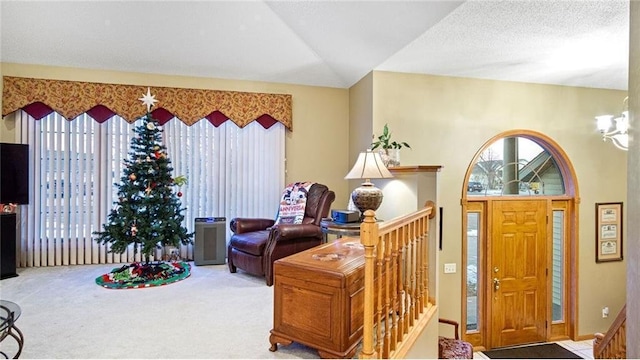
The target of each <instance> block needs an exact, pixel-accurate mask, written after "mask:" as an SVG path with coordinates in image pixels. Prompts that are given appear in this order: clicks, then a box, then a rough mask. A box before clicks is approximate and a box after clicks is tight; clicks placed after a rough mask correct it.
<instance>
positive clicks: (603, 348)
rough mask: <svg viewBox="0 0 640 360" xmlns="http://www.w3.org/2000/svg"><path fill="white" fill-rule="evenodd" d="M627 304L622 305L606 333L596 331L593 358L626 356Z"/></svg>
mask: <svg viewBox="0 0 640 360" xmlns="http://www.w3.org/2000/svg"><path fill="white" fill-rule="evenodd" d="M626 323H627V304H625V305H624V306H623V307H622V310H620V312H619V313H618V316H617V317H616V319H615V320H614V321H613V323H612V324H611V327H609V330H608V331H607V333H606V334H602V333H597V334H595V338H594V339H593V357H594V359H626V358H627V331H626Z"/></svg>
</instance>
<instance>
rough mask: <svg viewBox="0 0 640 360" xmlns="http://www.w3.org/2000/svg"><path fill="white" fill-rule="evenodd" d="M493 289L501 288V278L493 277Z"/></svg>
mask: <svg viewBox="0 0 640 360" xmlns="http://www.w3.org/2000/svg"><path fill="white" fill-rule="evenodd" d="M493 290H495V291H498V290H500V279H498V278H497V277H495V278H493Z"/></svg>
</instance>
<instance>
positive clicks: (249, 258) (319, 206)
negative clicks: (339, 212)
mask: <svg viewBox="0 0 640 360" xmlns="http://www.w3.org/2000/svg"><path fill="white" fill-rule="evenodd" d="M335 198H336V195H335V193H334V192H333V191H331V190H329V188H328V187H327V186H325V185H322V184H317V183H316V184H313V185H312V186H311V188H310V189H309V193H308V194H307V202H306V206H305V214H304V218H303V219H302V224H278V225H275V220H271V219H256V218H234V219H232V220H231V223H230V224H229V226H230V228H231V231H232V232H233V235H232V236H231V240H230V241H229V246H228V247H227V264H228V265H229V271H231V272H232V273H235V272H236V268H240V269H242V270H244V271H246V272H248V273H250V274H254V275H258V276H264V277H265V278H266V280H267V285H268V286H271V285H273V262H274V261H276V260H278V259H280V258H283V257H285V256H289V255H292V254H295V253H298V252H300V251H303V250H307V249H310V248H312V247H314V246H317V245H320V244H321V243H322V231H321V230H320V221H321V220H322V218H325V217H327V216H328V215H329V209H330V208H331V203H333V201H334V200H335Z"/></svg>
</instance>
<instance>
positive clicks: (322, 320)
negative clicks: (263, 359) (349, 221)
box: [269, 237, 364, 358]
mask: <svg viewBox="0 0 640 360" xmlns="http://www.w3.org/2000/svg"><path fill="white" fill-rule="evenodd" d="M363 304H364V248H363V247H362V245H361V244H360V239H358V238H349V237H344V238H341V239H338V240H336V241H334V242H330V243H327V244H323V245H320V246H317V247H315V248H312V249H309V250H306V251H303V252H300V253H297V254H294V255H291V256H288V257H286V258H283V259H280V260H278V261H276V262H275V264H274V311H273V329H272V330H271V336H270V337H269V341H270V342H271V351H276V350H277V346H278V345H277V344H278V343H280V344H283V345H289V344H291V342H293V341H295V342H298V343H301V344H305V345H307V346H309V347H312V348H315V349H317V350H318V354H319V355H320V357H322V358H352V357H353V356H354V354H355V351H356V347H357V346H358V344H359V342H360V340H361V339H362V326H363Z"/></svg>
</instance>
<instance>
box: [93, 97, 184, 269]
mask: <svg viewBox="0 0 640 360" xmlns="http://www.w3.org/2000/svg"><path fill="white" fill-rule="evenodd" d="M140 100H142V102H143V104H145V105H147V114H146V116H144V117H143V118H142V123H141V124H140V125H137V126H136V128H135V130H134V131H135V134H136V136H134V137H133V139H132V140H131V148H130V151H129V157H128V159H126V160H125V161H124V165H125V167H124V172H123V175H122V177H121V179H120V184H119V185H117V186H118V200H117V201H115V202H114V208H113V209H111V212H110V213H109V217H108V220H107V223H106V224H103V231H96V232H94V235H97V236H98V237H97V239H96V240H97V241H98V242H99V243H101V244H107V243H111V252H114V253H123V252H125V251H126V250H127V248H128V247H129V245H131V244H133V245H134V247H133V248H134V253H137V252H138V251H140V253H141V254H142V255H143V257H144V261H145V262H147V263H148V262H149V258H150V257H151V256H152V255H153V253H154V251H155V250H156V249H161V248H162V247H164V246H174V247H177V246H178V245H179V244H185V245H186V244H190V243H191V242H192V240H191V239H192V238H193V233H187V229H186V228H185V227H183V226H182V221H183V220H184V215H183V214H182V212H183V211H184V210H185V208H183V207H182V205H181V202H180V199H179V197H180V196H182V193H180V192H179V191H178V192H177V193H176V192H175V191H174V190H175V189H174V186H178V187H179V186H181V185H183V184H184V183H186V178H185V177H184V176H178V177H176V178H173V177H172V176H171V172H172V171H173V168H172V167H171V161H170V160H169V157H168V156H167V153H166V147H165V146H164V145H162V142H161V136H162V128H161V127H160V126H159V125H158V124H157V121H156V120H155V119H153V117H152V116H151V112H150V111H151V107H152V106H153V105H154V103H155V102H157V101H158V100H156V99H155V98H154V96H152V95H151V94H150V90H149V89H147V94H146V95H143V97H142V98H140Z"/></svg>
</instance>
